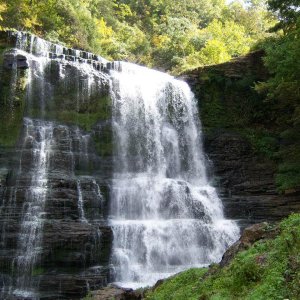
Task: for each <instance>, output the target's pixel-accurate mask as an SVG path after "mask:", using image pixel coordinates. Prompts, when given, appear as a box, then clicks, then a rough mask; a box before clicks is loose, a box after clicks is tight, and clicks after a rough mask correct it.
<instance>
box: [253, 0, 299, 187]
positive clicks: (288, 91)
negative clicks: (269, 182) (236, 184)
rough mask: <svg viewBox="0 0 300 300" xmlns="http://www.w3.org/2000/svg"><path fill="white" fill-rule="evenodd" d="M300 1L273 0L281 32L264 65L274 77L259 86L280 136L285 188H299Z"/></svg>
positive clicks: (269, 41)
mask: <svg viewBox="0 0 300 300" xmlns="http://www.w3.org/2000/svg"><path fill="white" fill-rule="evenodd" d="M299 5H300V4H299V1H297V0H290V1H282V0H270V1H269V6H270V9H272V10H274V12H277V13H278V15H279V18H280V22H279V23H278V25H277V26H276V27H275V28H274V30H279V31H280V32H281V35H279V36H278V37H277V38H271V39H267V40H265V41H264V42H263V43H262V45H260V46H261V47H263V48H264V49H265V51H266V57H265V64H266V67H267V68H268V70H269V72H270V73H271V76H270V78H269V80H267V81H266V82H262V83H259V84H257V85H256V90H257V91H258V92H259V93H260V94H262V95H264V97H265V100H264V102H265V105H266V106H267V107H268V109H269V111H270V114H269V115H270V121H272V122H273V124H274V125H275V127H277V130H278V132H279V137H280V139H281V141H282V142H281V146H280V151H279V152H278V161H279V168H278V175H277V178H276V179H277V184H278V186H279V189H280V190H282V191H284V190H288V189H292V188H295V187H300V134H299V132H300V106H299V105H300V62H299V49H300V10H299Z"/></svg>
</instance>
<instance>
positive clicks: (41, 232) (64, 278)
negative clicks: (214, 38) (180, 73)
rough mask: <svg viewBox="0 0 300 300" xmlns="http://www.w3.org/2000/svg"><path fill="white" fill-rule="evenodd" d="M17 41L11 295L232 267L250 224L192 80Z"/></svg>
mask: <svg viewBox="0 0 300 300" xmlns="http://www.w3.org/2000/svg"><path fill="white" fill-rule="evenodd" d="M12 34H13V35H15V36H16V41H17V43H16V49H13V50H8V51H7V53H6V54H5V55H6V57H5V59H6V67H7V72H8V73H9V75H11V76H10V80H9V81H8V82H10V89H9V94H10V95H9V97H8V102H9V103H8V104H9V107H8V109H7V111H8V112H9V115H10V116H11V119H15V120H19V123H17V121H16V122H15V123H12V124H14V125H15V127H16V128H17V129H19V131H18V130H16V132H17V134H15V139H14V141H15V146H14V148H13V150H14V151H15V152H16V154H15V156H14V162H13V163H12V164H11V165H10V164H7V165H5V172H6V169H7V170H8V171H7V175H6V179H5V180H6V182H5V186H4V188H2V187H1V191H2V190H3V192H1V195H0V196H1V197H3V199H2V198H1V199H0V204H1V206H0V226H1V228H0V230H1V231H0V232H1V238H0V246H1V251H0V252H1V253H3V256H0V269H1V267H2V269H1V270H0V298H1V299H2V298H3V299H19V298H20V299H40V298H41V299H44V298H45V299H46V298H47V299H62V298H63V299H77V298H79V297H82V296H84V294H85V293H86V291H87V290H88V289H91V290H92V289H97V288H100V287H102V286H103V285H105V284H106V283H107V280H108V278H112V277H114V280H115V281H116V282H118V283H119V284H120V285H121V286H125V287H141V286H145V285H150V284H153V283H155V282H156V280H158V279H161V278H165V277H167V276H169V275H172V274H174V273H177V272H179V271H182V270H185V269H187V268H190V267H197V266H198V267H201V266H206V265H208V264H210V263H212V262H217V261H218V260H220V258H221V256H222V254H223V253H224V251H225V250H226V248H227V247H228V246H229V245H230V244H232V243H233V242H234V241H235V240H236V239H237V237H238V234H239V229H238V227H237V226H236V224H235V223H234V222H233V221H231V220H226V219H225V218H224V216H223V208H222V203H221V201H220V199H219V198H218V196H217V193H216V191H215V189H214V188H213V187H212V186H211V185H210V183H209V179H208V177H207V175H206V169H205V155H204V153H203V151H202V145H201V124H200V121H199V115H198V111H197V103H196V101H195V99H194V97H193V94H192V93H191V91H190V89H189V87H188V85H187V84H186V83H184V82H182V81H179V80H176V79H175V78H173V77H171V76H169V75H167V74H164V73H161V72H157V71H154V70H149V69H147V68H143V67H139V66H136V65H133V64H129V63H119V62H111V63H109V62H107V61H106V60H105V59H103V58H101V57H99V56H95V55H93V54H91V53H88V52H85V51H79V50H74V49H67V48H65V47H63V46H61V45H54V44H51V43H49V42H47V41H44V40H42V39H40V38H38V37H36V36H32V35H29V34H26V33H12ZM11 58H12V60H11ZM5 59H4V61H5ZM26 69H27V70H26ZM21 79H22V80H25V79H26V80H25V81H26V88H25V83H24V94H22V97H21V92H20V89H19V86H18V85H19V83H20V81H22V80H21ZM25 81H24V82H25ZM22 82H23V81H22ZM0 83H2V82H0ZM23 98H24V99H23ZM0 100H1V98H0ZM21 108H22V109H21ZM18 109H19V110H18ZM1 116H3V115H1ZM8 129H9V128H8ZM111 132H113V139H112V137H111V135H112V134H111ZM0 146H1V145H0ZM11 147H13V146H11ZM1 151H2V149H1V147H0V158H1V162H2V161H3V159H2V157H1V155H2V153H4V156H3V157H4V158H6V156H5V155H7V157H8V158H9V157H10V156H9V154H6V153H5V152H1ZM7 153H8V152H7ZM112 169H113V170H112ZM5 174H6V173H5ZM1 180H2V179H1ZM3 182H4V181H3ZM108 211H109V213H108ZM111 229H112V230H111ZM112 236H113V237H114V238H112ZM112 240H113V241H112ZM111 246H112V253H111ZM112 269H113V270H112ZM112 272H113V274H111V273H112ZM111 275H112V276H111ZM54 291H55V292H54ZM74 295H76V296H74Z"/></svg>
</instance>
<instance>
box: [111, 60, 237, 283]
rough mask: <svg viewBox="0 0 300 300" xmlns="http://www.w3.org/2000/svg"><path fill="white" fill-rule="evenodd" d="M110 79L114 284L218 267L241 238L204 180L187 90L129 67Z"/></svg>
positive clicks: (164, 76) (125, 65) (195, 114)
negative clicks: (195, 269)
mask: <svg viewBox="0 0 300 300" xmlns="http://www.w3.org/2000/svg"><path fill="white" fill-rule="evenodd" d="M119 69H121V71H119V70H113V71H111V76H112V95H113V131H114V141H115V147H116V148H115V153H114V175H113V185H112V196H111V199H112V200H111V201H112V203H111V225H112V228H113V232H114V245H113V263H114V265H115V274H116V281H117V282H119V283H120V285H122V286H126V287H140V286H145V285H150V284H154V283H155V281H156V280H158V279H160V278H164V277H166V276H168V275H171V274H174V273H177V272H179V271H181V270H184V269H187V268H189V267H195V266H204V265H207V264H210V263H212V262H216V261H218V260H220V258H221V256H222V254H223V253H224V251H225V250H226V248H227V247H228V246H229V245H230V244H232V243H233V242H234V241H235V240H236V239H237V237H238V234H239V229H238V227H237V225H236V224H235V223H234V222H232V221H230V220H226V219H225V218H224V216H223V212H222V204H221V201H220V199H219V198H218V196H217V193H216V191H215V189H214V188H213V187H212V186H211V185H210V184H209V182H208V180H207V176H206V172H205V157H204V154H203V151H202V146H201V127H200V123H199V119H198V112H197V106H196V102H195V99H194V97H193V94H192V93H191V91H190V89H189V87H188V85H187V84H186V83H184V82H182V81H179V80H176V79H174V78H173V77H171V76H169V75H167V74H164V73H160V72H157V71H153V70H149V69H147V68H144V67H139V66H136V65H132V64H129V63H120V67H119Z"/></svg>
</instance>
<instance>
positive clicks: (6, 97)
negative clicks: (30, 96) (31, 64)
mask: <svg viewBox="0 0 300 300" xmlns="http://www.w3.org/2000/svg"><path fill="white" fill-rule="evenodd" d="M1 56H2V55H1V50H0V57H1ZM16 72H18V74H17V73H16ZM25 87H26V74H25V71H22V70H18V71H12V70H10V71H5V72H3V71H2V69H1V68H0V90H1V93H0V107H1V109H0V120H1V122H0V147H13V146H15V144H16V142H17V139H18V137H19V133H20V130H21V127H22V120H23V112H24V107H25V101H24V99H25Z"/></svg>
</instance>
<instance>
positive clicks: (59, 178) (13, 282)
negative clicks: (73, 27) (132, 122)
mask: <svg viewBox="0 0 300 300" xmlns="http://www.w3.org/2000/svg"><path fill="white" fill-rule="evenodd" d="M14 43H15V41H14V40H12V39H11V38H7V36H6V35H3V34H2V35H1V34H0V47H1V48H0V58H1V61H0V90H1V93H0V107H1V109H0V230H1V231H0V232H1V237H0V298H1V299H2V298H3V299H27V298H26V297H25V296H24V295H23V296H14V295H13V294H11V293H10V292H9V289H11V290H14V289H15V288H16V286H17V280H18V276H20V274H18V273H17V272H16V271H15V267H16V256H17V252H18V248H19V244H20V230H21V224H22V222H23V220H22V219H23V216H24V212H25V211H26V209H27V206H26V201H30V196H28V195H30V189H31V185H32V180H33V178H34V174H33V173H34V172H36V169H35V167H34V166H35V165H36V162H35V155H34V153H35V151H37V150H36V149H35V148H34V147H35V146H34V145H35V144H37V143H39V142H40V139H41V137H40V136H39V135H40V134H41V133H40V132H41V127H42V126H44V125H45V124H46V125H47V124H48V125H49V124H50V125H49V126H50V127H51V137H50V144H51V150H50V151H49V152H48V154H47V155H48V164H47V170H46V172H47V174H46V177H47V194H46V196H45V203H44V208H43V209H44V211H43V214H42V216H41V218H42V220H43V221H42V223H43V225H42V235H41V236H42V242H41V245H42V246H41V249H40V250H39V255H38V260H37V262H36V264H34V267H33V268H32V270H30V272H31V277H32V286H33V287H34V288H35V289H36V291H38V298H41V299H79V298H81V297H83V296H84V295H86V293H87V292H88V290H89V289H97V288H101V287H102V286H105V285H106V284H107V282H108V281H110V252H111V250H110V248H111V245H112V231H111V229H110V227H109V226H108V221H107V212H108V199H109V190H110V180H111V178H112V130H111V106H110V101H111V100H110V96H109V85H108V81H107V80H106V77H105V76H106V75H105V73H103V75H101V76H96V75H95V76H94V77H93V75H91V74H87V73H86V72H84V71H83V70H82V69H80V68H77V67H76V66H75V65H73V64H72V63H68V61H64V62H63V63H62V64H60V62H59V61H58V60H50V61H48V63H47V64H46V66H45V68H41V65H39V61H34V60H33V61H31V62H30V61H29V60H27V59H26V56H25V57H19V56H20V55H19V56H18V57H16V56H15V55H14V52H13V51H11V47H13V46H14ZM14 64H15V65H14ZM94 69H95V68H94ZM62 73H63V76H62V75H61V74H62ZM91 77H93V78H91ZM29 79H30V81H29ZM91 79H92V81H91ZM89 80H90V81H89ZM89 82H92V84H91V85H89ZM26 120H29V121H26ZM26 122H27V123H28V122H29V123H30V124H31V125H30V126H31V127H32V128H33V129H32V131H33V132H34V133H31V134H30V135H28V126H27V125H26ZM79 189H80V191H79ZM79 193H80V195H79ZM79 198H81V201H82V208H83V212H84V219H83V218H82V215H81V214H82V213H81V212H80V209H79ZM35 250H37V249H35ZM21 272H22V271H21ZM24 273H26V272H25V270H24ZM24 297H25V298H24ZM30 297H31V296H28V299H32V298H30Z"/></svg>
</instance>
